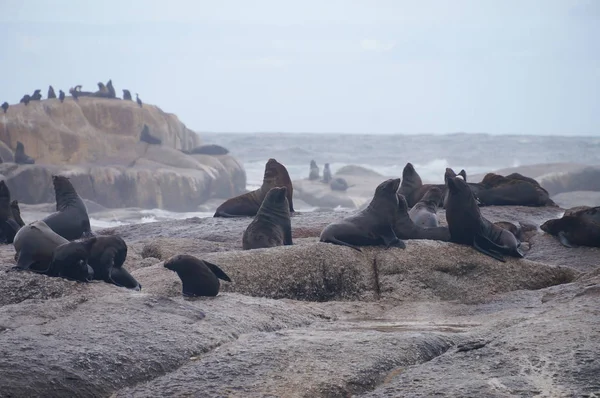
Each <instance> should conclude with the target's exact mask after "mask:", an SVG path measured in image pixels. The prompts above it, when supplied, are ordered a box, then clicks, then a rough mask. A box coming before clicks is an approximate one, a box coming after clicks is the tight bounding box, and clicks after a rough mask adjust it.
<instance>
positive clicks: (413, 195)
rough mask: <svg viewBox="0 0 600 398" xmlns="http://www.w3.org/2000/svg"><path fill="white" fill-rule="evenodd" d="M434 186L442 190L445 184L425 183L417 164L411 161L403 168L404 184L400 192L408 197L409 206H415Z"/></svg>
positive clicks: (401, 185)
mask: <svg viewBox="0 0 600 398" xmlns="http://www.w3.org/2000/svg"><path fill="white" fill-rule="evenodd" d="M434 186H436V187H438V188H439V189H441V190H442V191H443V190H444V186H443V185H433V184H423V180H421V176H419V173H417V171H416V170H415V166H413V164H412V163H410V162H409V163H406V166H404V169H403V170H402V184H400V189H398V193H399V194H400V195H402V196H404V197H405V198H406V202H407V203H408V206H409V207H413V206H414V205H416V204H417V203H418V202H419V200H421V198H423V196H424V195H425V193H427V191H429V188H431V187H434Z"/></svg>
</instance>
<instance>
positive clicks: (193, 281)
mask: <svg viewBox="0 0 600 398" xmlns="http://www.w3.org/2000/svg"><path fill="white" fill-rule="evenodd" d="M164 267H165V268H167V269H170V270H171V271H174V272H177V275H178V276H179V279H181V283H182V285H183V288H182V294H183V295H184V296H190V297H197V296H216V295H217V294H219V289H220V287H221V284H220V282H219V279H222V280H224V281H227V282H231V279H230V278H229V276H227V274H226V273H225V272H224V271H223V270H222V269H221V268H219V266H217V265H215V264H212V263H209V262H208V261H203V260H200V259H198V258H196V257H194V256H190V255H187V254H178V255H176V256H173V257H171V258H170V259H169V260H167V261H166V262H165V264H164Z"/></svg>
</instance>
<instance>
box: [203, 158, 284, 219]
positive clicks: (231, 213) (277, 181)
mask: <svg viewBox="0 0 600 398" xmlns="http://www.w3.org/2000/svg"><path fill="white" fill-rule="evenodd" d="M275 187H286V188H287V190H286V191H287V200H288V204H289V205H290V213H293V212H294V203H293V200H292V197H293V193H294V187H293V186H292V180H291V179H290V175H289V174H288V171H287V169H286V168H285V166H284V165H282V164H281V163H279V162H278V161H277V160H275V159H269V160H268V161H267V164H266V165H265V174H264V177H263V183H262V185H261V187H260V188H258V189H257V190H255V191H252V192H247V193H245V194H242V195H239V196H236V197H235V198H231V199H227V200H226V201H225V202H224V203H222V204H221V205H220V206H219V207H218V208H217V211H216V212H215V214H214V217H254V216H255V215H256V213H257V212H258V209H259V208H260V205H261V204H262V201H263V199H264V198H265V196H266V195H267V193H268V192H269V191H270V190H271V188H275Z"/></svg>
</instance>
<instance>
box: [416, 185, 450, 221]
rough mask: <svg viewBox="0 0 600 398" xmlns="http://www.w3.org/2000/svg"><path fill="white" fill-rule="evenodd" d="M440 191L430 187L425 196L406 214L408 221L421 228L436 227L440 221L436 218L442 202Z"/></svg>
mask: <svg viewBox="0 0 600 398" xmlns="http://www.w3.org/2000/svg"><path fill="white" fill-rule="evenodd" d="M442 196H443V193H442V190H441V189H439V188H438V187H435V186H434V187H431V188H429V190H427V192H425V195H423V197H422V198H421V200H419V201H418V202H417V203H416V204H415V205H414V206H413V207H412V209H410V211H409V212H408V215H409V216H410V219H411V220H413V222H414V223H415V224H416V225H418V226H420V227H423V228H432V227H438V226H439V225H440V221H439V220H438V217H437V209H438V205H439V204H440V201H441V200H442Z"/></svg>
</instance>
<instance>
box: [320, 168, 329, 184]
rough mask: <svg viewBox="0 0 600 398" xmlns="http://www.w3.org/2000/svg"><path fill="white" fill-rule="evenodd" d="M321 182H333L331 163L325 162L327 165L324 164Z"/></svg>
mask: <svg viewBox="0 0 600 398" xmlns="http://www.w3.org/2000/svg"><path fill="white" fill-rule="evenodd" d="M321 182H324V183H325V184H329V183H330V182H331V169H329V163H325V166H323V179H322V180H321Z"/></svg>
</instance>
